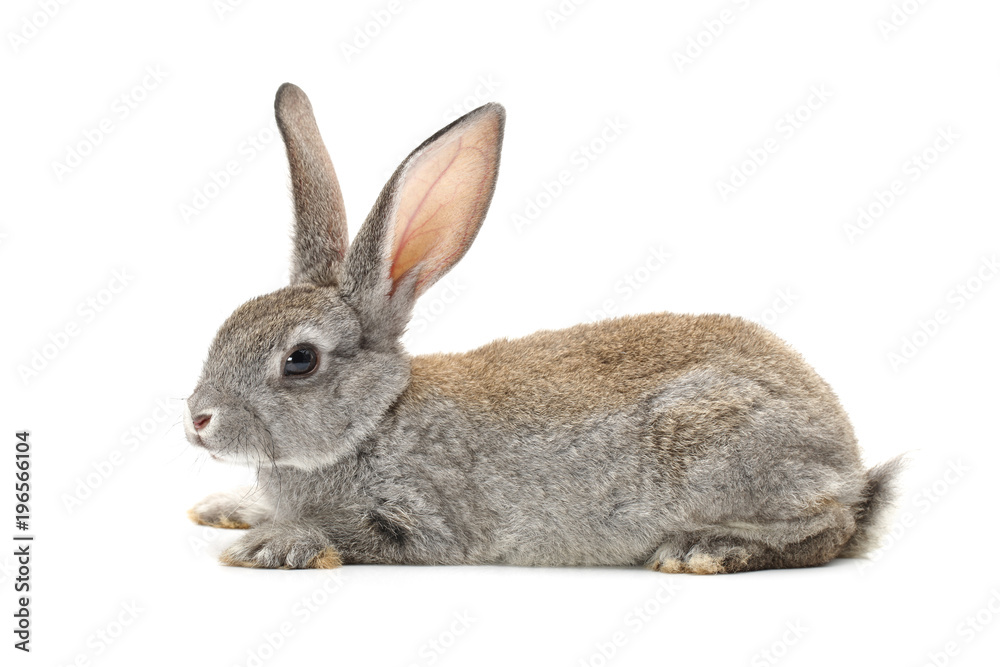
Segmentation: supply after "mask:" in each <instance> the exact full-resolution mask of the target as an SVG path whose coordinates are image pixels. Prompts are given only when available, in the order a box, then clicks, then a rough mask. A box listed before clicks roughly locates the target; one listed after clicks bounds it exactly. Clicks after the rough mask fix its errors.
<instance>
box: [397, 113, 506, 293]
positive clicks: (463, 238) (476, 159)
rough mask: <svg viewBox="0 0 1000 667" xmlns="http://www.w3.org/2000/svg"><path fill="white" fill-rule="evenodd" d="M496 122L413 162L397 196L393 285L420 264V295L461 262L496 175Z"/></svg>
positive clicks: (445, 141)
mask: <svg viewBox="0 0 1000 667" xmlns="http://www.w3.org/2000/svg"><path fill="white" fill-rule="evenodd" d="M497 139H498V126H497V124H496V120H495V118H493V119H491V118H490V117H487V118H485V119H483V120H480V121H479V122H478V123H476V124H474V125H472V126H470V127H468V128H463V129H462V130H458V131H455V132H454V133H453V134H452V135H451V136H448V135H446V136H445V137H442V138H441V139H439V140H438V142H436V143H434V144H432V145H431V146H429V147H428V148H427V149H425V151H424V152H423V153H422V154H420V155H419V156H418V157H416V158H415V159H414V161H413V162H412V163H411V164H410V165H409V167H408V168H407V170H406V173H405V174H404V175H403V184H402V186H401V188H400V192H399V195H398V200H397V201H398V205H397V209H396V223H395V234H394V239H393V246H392V265H391V268H390V271H389V275H390V278H391V279H392V281H393V285H394V286H395V283H396V282H397V281H398V280H399V279H400V278H401V277H402V276H404V275H406V274H407V273H408V272H409V271H411V270H412V269H414V268H415V267H416V266H417V265H420V268H419V274H418V275H417V277H416V294H417V295H420V294H422V293H423V291H424V290H425V289H426V288H427V287H430V285H431V284H433V283H434V282H435V281H436V280H437V279H438V278H439V277H441V275H443V274H444V273H445V272H446V271H447V270H448V269H450V268H451V267H452V265H453V264H454V263H455V262H457V261H458V260H459V259H460V258H461V257H462V255H463V254H464V253H465V251H466V250H467V249H468V247H469V244H470V243H471V242H472V239H473V237H474V236H475V234H476V232H477V231H478V230H479V226H480V224H481V223H482V220H483V217H484V216H485V214H486V207H487V205H488V204H489V198H490V192H491V187H490V186H491V184H492V182H493V178H494V175H495V173H496V157H497V148H496V143H497Z"/></svg>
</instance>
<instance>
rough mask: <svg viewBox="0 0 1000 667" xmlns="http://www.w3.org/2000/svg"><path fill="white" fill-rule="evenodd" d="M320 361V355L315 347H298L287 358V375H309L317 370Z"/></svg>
mask: <svg viewBox="0 0 1000 667" xmlns="http://www.w3.org/2000/svg"><path fill="white" fill-rule="evenodd" d="M318 362H319V355H318V354H317V353H316V349H315V348H313V347H308V346H303V347H297V348H295V349H294V350H292V353H291V354H289V355H288V358H287V359H285V375H308V374H309V373H312V372H313V371H314V370H316V364H317V363H318Z"/></svg>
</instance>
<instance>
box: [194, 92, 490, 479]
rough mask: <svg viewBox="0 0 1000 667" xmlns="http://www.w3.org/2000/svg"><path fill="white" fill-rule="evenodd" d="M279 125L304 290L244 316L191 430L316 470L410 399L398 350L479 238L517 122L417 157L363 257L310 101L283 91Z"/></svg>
mask: <svg viewBox="0 0 1000 667" xmlns="http://www.w3.org/2000/svg"><path fill="white" fill-rule="evenodd" d="M275 115H276V117H277V121H278V127H279V129H280V130H281V136H282V138H283V139H284V142H285V147H286V151H287V155H288V162H289V166H290V170H291V180H292V192H293V197H294V201H295V233H294V242H293V245H294V250H293V256H292V268H291V284H290V285H289V286H288V287H284V288H282V289H279V290H278V291H276V292H272V293H271V294H266V295H264V296H260V297H257V298H255V299H252V300H250V301H248V302H247V303H245V304H243V305H242V306H240V307H239V308H237V309H236V311H235V312H234V313H233V314H232V315H231V316H230V317H229V319H228V320H226V322H225V323H224V324H223V325H222V327H221V328H220V329H219V332H218V334H217V335H216V337H215V340H214V341H213V343H212V346H211V348H210V350H209V353H208V359H207V360H206V362H205V366H204V369H203V371H202V375H201V378H200V380H199V382H198V386H197V387H196V388H195V391H194V393H192V394H191V396H190V397H189V398H188V400H187V411H186V415H185V432H186V434H187V437H188V440H189V441H190V442H191V443H192V444H194V445H196V446H198V447H204V448H205V449H207V450H208V451H209V453H210V454H212V456H213V457H215V458H217V459H221V460H225V461H231V462H244V463H249V464H251V465H257V466H260V465H274V464H278V465H290V466H296V467H300V468H314V467H319V466H322V465H324V464H328V463H331V462H333V461H335V460H336V459H337V458H339V457H340V456H343V455H344V454H345V453H347V452H348V451H350V450H351V449H352V446H354V445H356V444H357V443H358V442H360V441H362V440H363V439H365V438H366V437H368V436H370V435H371V434H372V432H373V431H374V429H375V428H376V427H377V425H378V424H379V422H380V421H381V419H382V418H383V417H384V416H385V414H386V411H387V410H388V409H389V408H390V407H391V406H392V404H393V403H394V402H395V400H396V399H397V398H398V397H399V395H400V394H401V393H402V392H403V390H404V389H405V388H406V386H407V383H408V381H409V359H408V357H407V356H406V354H405V353H404V352H403V350H402V348H401V345H400V343H399V338H400V336H401V335H402V334H403V332H404V329H405V327H406V325H407V322H408V321H409V319H410V315H411V312H412V309H413V304H414V302H415V300H416V299H417V297H419V296H420V295H421V294H422V293H423V292H424V291H426V290H427V289H428V288H429V287H430V286H431V285H433V284H434V283H435V282H436V281H437V280H438V279H439V278H440V277H441V276H442V275H444V274H445V273H446V272H447V271H448V270H449V269H450V268H451V267H452V266H453V265H454V264H455V263H456V262H457V261H458V260H459V259H461V257H462V256H463V255H464V254H465V252H466V251H467V250H468V248H469V245H470V244H471V243H472V241H473V239H474V238H475V236H476V234H477V233H478V231H479V228H480V226H481V224H482V222H483V218H484V217H485V215H486V210H487V208H488V207H489V203H490V200H491V199H492V197H493V189H494V186H495V184H496V176H497V168H498V166H499V162H500V146H501V142H502V139H503V127H504V111H503V108H502V107H501V106H499V105H497V104H487V105H485V106H482V107H480V108H478V109H476V110H474V111H472V112H470V113H469V114H467V115H466V116H463V117H462V118H460V119H458V120H457V121H455V122H453V123H452V124H450V125H448V126H447V127H445V128H444V129H442V130H440V131H439V132H438V133H436V134H435V135H433V136H432V137H431V138H429V139H428V140H427V141H425V142H424V143H423V144H421V145H420V146H419V147H418V148H417V149H416V150H414V151H413V152H412V153H411V154H410V155H409V156H408V157H407V158H406V159H405V160H403V162H402V164H400V166H399V167H398V168H397V169H396V171H395V172H394V173H393V175H392V177H391V178H390V179H389V182H388V183H387V184H386V185H385V187H384V188H383V190H382V192H381V194H380V195H379V197H378V200H377V201H376V202H375V206H374V207H373V208H372V211H371V213H370V214H369V215H368V218H367V219H366V220H365V222H364V224H363V225H362V226H361V229H360V231H359V232H358V235H357V237H356V238H355V239H354V243H352V244H350V246H348V238H347V224H346V221H345V215H344V203H343V199H342V197H341V193H340V186H339V185H338V183H337V177H336V174H335V173H334V170H333V165H332V163H331V161H330V157H329V155H328V154H327V151H326V148H325V146H324V144H323V140H322V138H321V137H320V134H319V130H318V128H317V127H316V121H315V119H314V117H313V113H312V107H311V105H310V103H309V100H308V98H307V97H306V96H305V94H304V93H303V92H302V91H301V90H300V89H299V88H297V87H296V86H293V85H291V84H285V85H283V86H282V87H281V88H279V89H278V94H277V97H276V99H275Z"/></svg>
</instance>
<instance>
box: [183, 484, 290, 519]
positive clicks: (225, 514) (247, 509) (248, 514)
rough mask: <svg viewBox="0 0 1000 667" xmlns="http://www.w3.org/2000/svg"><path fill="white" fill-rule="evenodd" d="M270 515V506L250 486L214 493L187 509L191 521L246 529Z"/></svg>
mask: <svg viewBox="0 0 1000 667" xmlns="http://www.w3.org/2000/svg"><path fill="white" fill-rule="evenodd" d="M270 516H271V510H270V505H268V503H267V502H266V501H265V500H264V499H262V498H260V494H259V493H255V492H254V489H253V488H251V487H249V486H245V487H241V488H238V489H233V490H232V491H222V492H220V493H213V494H212V495H210V496H206V497H205V498H203V499H202V500H201V501H199V502H198V503H197V504H196V505H195V506H194V507H192V508H191V509H189V510H188V518H190V519H191V520H192V521H194V522H195V523H197V524H199V525H201V526H212V527H213V528H237V529H246V528H249V527H251V526H253V525H255V524H258V523H260V522H261V521H262V520H264V519H267V518H269V517H270Z"/></svg>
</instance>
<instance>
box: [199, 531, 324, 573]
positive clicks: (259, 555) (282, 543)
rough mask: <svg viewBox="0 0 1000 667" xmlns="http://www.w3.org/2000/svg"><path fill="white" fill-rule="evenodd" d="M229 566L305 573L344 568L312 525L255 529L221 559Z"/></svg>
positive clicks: (320, 532) (238, 541) (230, 548)
mask: <svg viewBox="0 0 1000 667" xmlns="http://www.w3.org/2000/svg"><path fill="white" fill-rule="evenodd" d="M219 560H221V561H222V562H223V563H224V564H226V565H234V566H237V567H260V568H267V569H282V570H302V569H332V568H335V567H340V565H341V561H340V554H339V553H337V550H336V549H334V548H333V547H332V546H330V543H329V542H328V541H327V540H326V538H325V537H324V535H323V533H322V531H320V530H318V529H315V528H312V527H309V526H280V525H279V526H262V527H260V528H254V529H253V530H251V531H250V532H248V533H247V534H245V535H243V536H242V537H241V538H240V539H238V540H237V541H236V542H234V543H233V544H232V546H230V547H229V548H228V549H226V550H225V551H223V552H222V555H221V556H219Z"/></svg>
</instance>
